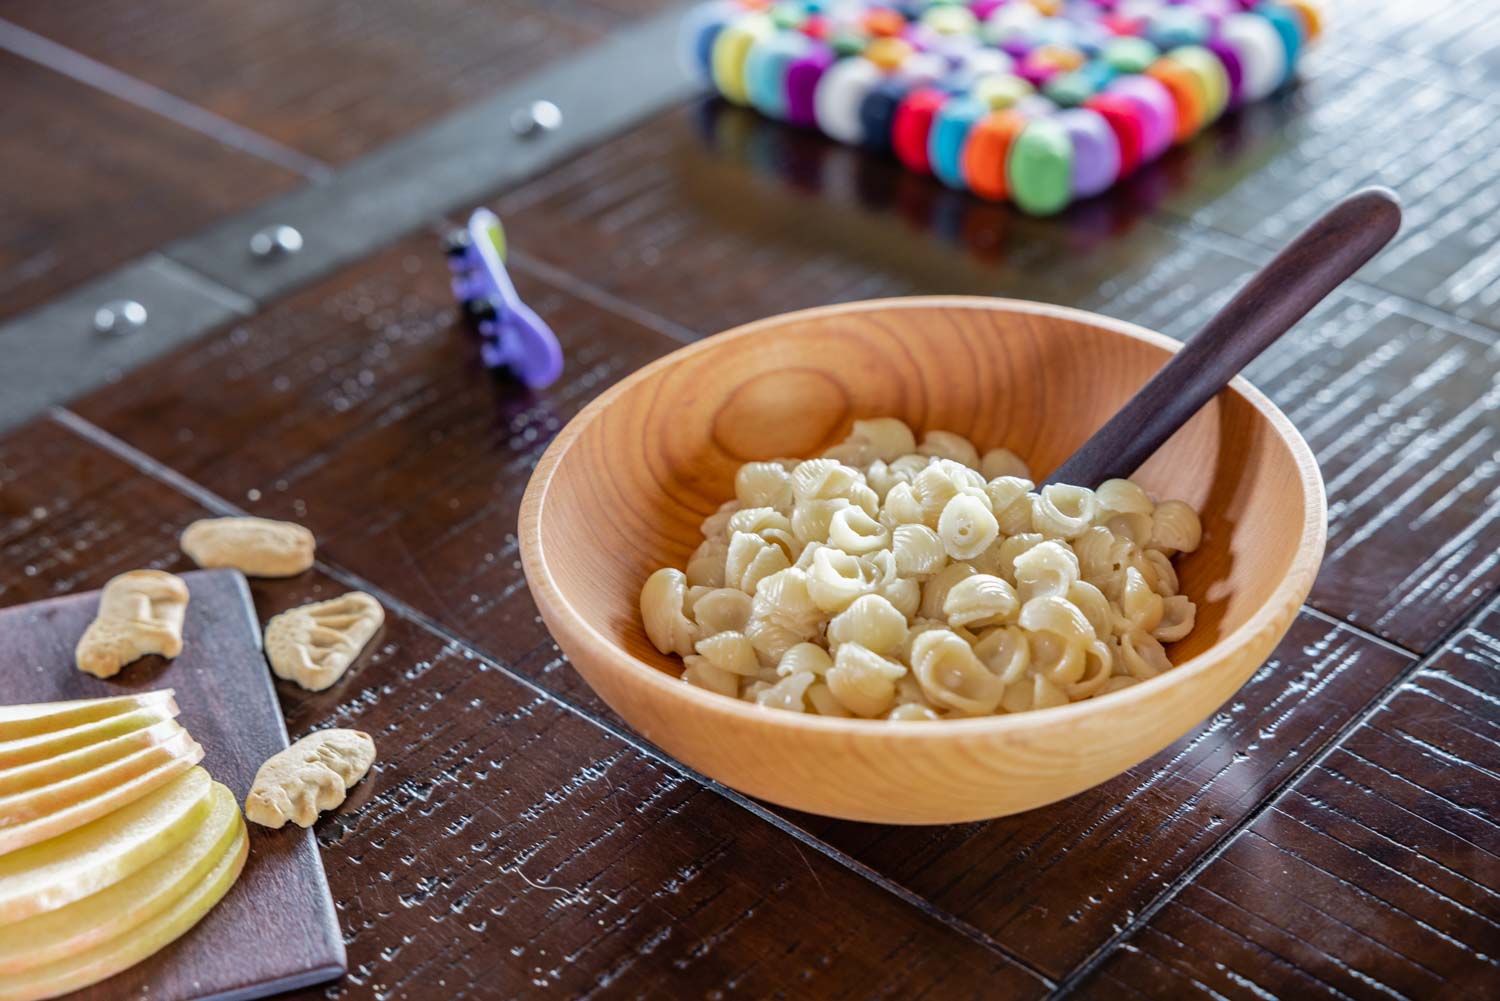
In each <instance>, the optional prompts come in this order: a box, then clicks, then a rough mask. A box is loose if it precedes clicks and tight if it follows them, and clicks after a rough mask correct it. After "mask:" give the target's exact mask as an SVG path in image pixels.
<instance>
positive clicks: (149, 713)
mask: <svg viewBox="0 0 1500 1001" xmlns="http://www.w3.org/2000/svg"><path fill="white" fill-rule="evenodd" d="M177 713H178V709H177V703H176V702H174V701H173V700H171V699H167V700H166V701H165V702H161V703H158V704H155V705H150V706H144V707H142V708H140V709H132V710H130V711H129V712H124V713H120V714H119V715H118V716H109V717H106V718H104V719H101V720H95V721H94V722H92V723H84V724H82V725H80V726H73V727H68V728H67V729H66V730H54V731H52V732H50V733H41V734H36V735H35V736H32V737H21V738H19V739H17V740H6V741H0V769H6V768H15V767H18V766H20V765H29V764H32V763H33V762H36V761H45V760H46V759H47V758H55V757H57V756H58V755H59V754H67V753H68V752H69V751H76V750H78V749H79V748H80V747H87V746H88V745H90V744H97V743H99V742H101V741H105V740H113V739H114V738H115V737H118V736H120V735H122V734H126V733H133V732H135V731H136V730H144V729H146V728H147V727H149V726H155V725H156V724H158V723H160V722H161V721H162V720H164V719H172V718H173V717H175V716H176V715H177Z"/></svg>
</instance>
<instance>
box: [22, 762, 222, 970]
mask: <svg viewBox="0 0 1500 1001" xmlns="http://www.w3.org/2000/svg"><path fill="white" fill-rule="evenodd" d="M209 795H210V799H211V803H210V805H209V810H208V816H207V817H206V818H205V819H204V821H203V823H202V825H200V826H199V828H198V829H197V830H196V831H194V832H193V834H192V836H191V837H189V838H188V839H187V840H186V841H184V842H183V843H182V844H180V845H178V846H177V847H176V848H174V849H172V850H171V851H169V852H167V853H166V854H165V855H163V856H162V857H161V858H159V859H157V860H156V861H155V862H152V863H151V864H150V865H148V866H146V867H145V868H144V869H141V870H139V871H137V872H135V873H133V874H132V875H130V876H127V877H126V878H125V879H122V880H120V881H119V882H118V883H116V884H114V885H113V886H110V887H106V888H105V889H103V890H100V891H99V892H98V893H94V894H90V895H89V896H87V897H84V898H83V899H82V900H77V901H74V902H73V903H71V904H69V905H68V906H66V907H62V908H59V909H58V910H55V911H47V912H46V913H44V914H37V915H35V916H33V917H30V918H27V919H26V920H24V921H18V922H16V923H15V924H11V925H5V926H4V934H3V935H0V985H3V984H4V983H5V982H6V981H5V978H6V977H8V976H10V975H12V974H16V973H21V972H24V971H26V970H31V969H35V968H36V967H39V966H45V965H46V964H48V963H53V962H56V961H57V960H60V959H66V958H67V957H69V956H74V955H77V954H78V953H80V952H83V951H84V950H85V949H92V948H93V947H95V946H97V945H99V944H100V943H102V942H107V941H109V940H110V939H112V938H114V937H115V936H117V935H123V934H125V933H126V932H129V931H131V930H132V929H135V928H137V927H139V926H140V925H142V924H144V923H145V922H147V921H149V920H150V919H152V918H154V917H155V916H156V915H158V914H160V913H162V912H163V911H165V910H166V909H167V908H168V907H169V906H171V905H172V903H174V902H175V901H176V900H177V899H178V898H179V897H181V896H182V895H183V894H184V893H186V892H187V891H188V890H189V889H191V888H192V887H193V886H194V885H196V884H197V883H198V882H199V881H200V880H201V879H203V877H204V876H206V875H207V874H208V872H209V871H210V870H211V869H213V867H214V866H215V865H216V864H217V863H219V861H220V860H221V859H222V858H223V857H224V854H225V853H226V852H228V851H229V850H230V848H231V846H232V845H233V844H234V842H235V841H236V840H238V839H239V838H241V837H243V836H244V832H245V822H244V820H243V819H242V818H241V817H240V805H239V801H238V800H236V799H235V796H234V793H232V792H230V791H229V790H228V789H227V788H226V787H224V786H222V785H220V784H219V783H217V782H215V783H214V784H213V791H212V792H211V793H210V794H209ZM0 989H3V987H0Z"/></svg>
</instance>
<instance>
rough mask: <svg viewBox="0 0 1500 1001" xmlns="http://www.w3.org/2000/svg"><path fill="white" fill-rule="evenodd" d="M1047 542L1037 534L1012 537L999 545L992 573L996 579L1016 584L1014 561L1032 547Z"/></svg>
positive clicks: (1025, 533) (1028, 533) (1026, 533)
mask: <svg viewBox="0 0 1500 1001" xmlns="http://www.w3.org/2000/svg"><path fill="white" fill-rule="evenodd" d="M1045 541H1047V540H1046V538H1045V537H1044V536H1042V535H1041V534H1039V533H1037V532H1023V533H1022V534H1020V535H1012V536H1011V537H1010V538H1008V539H1006V540H1005V541H1004V542H1001V543H1000V550H999V553H998V558H997V559H996V564H997V565H996V567H995V569H994V570H993V571H992V573H994V575H995V576H996V577H1000V578H1003V579H1004V580H1006V581H1008V582H1010V583H1011V584H1014V583H1015V582H1016V559H1017V558H1018V557H1019V556H1020V555H1021V554H1022V553H1024V552H1026V551H1027V550H1029V549H1031V548H1032V547H1033V546H1039V545H1041V544H1042V543H1043V542H1045Z"/></svg>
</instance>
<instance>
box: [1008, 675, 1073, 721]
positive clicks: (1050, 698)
mask: <svg viewBox="0 0 1500 1001" xmlns="http://www.w3.org/2000/svg"><path fill="white" fill-rule="evenodd" d="M1067 704H1068V695H1067V693H1066V692H1064V691H1063V690H1062V689H1061V688H1059V687H1058V686H1057V685H1055V684H1053V683H1052V682H1051V681H1049V680H1048V679H1047V678H1046V677H1044V676H1043V675H1040V674H1033V675H1027V676H1026V677H1025V678H1022V679H1021V680H1020V681H1017V682H1015V683H1013V684H1010V685H1006V686H1005V695H1004V696H1003V697H1002V698H1001V699H1000V707H1001V708H1002V709H1004V710H1005V711H1006V712H1008V713H1018V712H1026V711H1028V710H1031V709H1050V708H1052V707H1054V706H1065V705H1067Z"/></svg>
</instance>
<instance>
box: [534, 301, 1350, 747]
mask: <svg viewBox="0 0 1500 1001" xmlns="http://www.w3.org/2000/svg"><path fill="white" fill-rule="evenodd" d="M918 308H920V309H931V308H948V309H960V310H968V309H979V310H986V311H993V312H999V313H1021V314H1030V315H1033V316H1043V317H1048V318H1053V319H1065V320H1070V321H1073V322H1076V323H1082V324H1087V325H1091V326H1094V327H1099V328H1102V329H1105V330H1108V331H1110V332H1111V333H1115V334H1120V335H1122V336H1125V337H1130V338H1133V339H1135V340H1138V341H1143V342H1145V343H1147V344H1150V345H1152V346H1154V347H1159V348H1161V349H1163V350H1165V351H1168V352H1173V353H1175V352H1176V351H1178V350H1180V349H1181V347H1182V343H1181V342H1180V341H1176V340H1173V339H1172V338H1170V337H1167V336H1165V335H1164V334H1159V333H1157V332H1156V331H1154V330H1150V329H1147V328H1146V327H1142V326H1139V325H1137V324H1134V323H1128V322H1126V321H1124V320H1117V319H1114V318H1112V317H1108V316H1102V315H1100V314H1098V313H1092V312H1089V311H1088V310H1083V309H1074V308H1072V307H1068V306H1057V305H1053V304H1051V303H1043V302H1033V301H1030V300H1025V299H1006V298H999V297H993V298H992V297H987V296H968V295H930V296H904V297H901V298H890V299H861V300H857V301H854V302H847V303H837V304H834V305H828V306H814V307H811V308H809V309H801V310H794V311H792V312H787V313H777V314H775V315H773V316H768V317H764V318H762V319H759V320H753V321H751V322H749V323H744V324H741V325H739V326H737V327H732V328H730V329H729V330H727V331H724V332H723V333H720V334H715V335H713V336H711V337H705V338H704V339H702V340H700V341H695V342H693V343H691V344H686V345H684V346H683V347H681V348H678V349H677V350H675V351H672V352H670V353H669V354H666V355H664V356H662V357H661V358H658V359H656V360H655V361H653V362H651V363H649V364H647V365H645V366H643V367H641V368H640V369H638V370H637V371H635V372H633V373H631V374H630V375H628V376H626V377H625V378H624V379H621V380H620V381H619V382H617V383H616V384H615V385H613V386H611V387H610V388H609V389H607V390H605V391H604V392H603V393H601V394H600V395H599V396H598V397H596V398H595V399H594V400H593V401H592V402H591V403H589V404H588V405H587V406H586V407H584V408H583V410H581V411H579V413H578V414H577V415H575V416H574V417H573V419H572V420H571V421H569V422H568V423H567V424H566V425H565V426H564V427H563V429H562V430H561V431H560V432H558V435H557V437H556V438H554V439H553V441H552V443H551V444H550V445H549V446H548V447H547V450H546V451H545V452H544V453H543V454H542V457H541V458H540V459H539V460H538V461H537V465H536V469H535V470H534V471H533V472H532V476H531V480H530V481H529V482H528V483H527V485H526V492H525V495H524V496H523V497H522V499H521V511H520V524H519V528H520V544H521V564H522V567H523V569H524V571H525V574H526V578H527V580H528V582H529V586H530V587H531V589H532V592H533V594H534V595H535V596H536V598H537V601H538V604H539V606H542V607H544V608H546V609H550V610H551V611H552V612H553V614H556V615H559V616H565V617H566V618H567V619H568V620H569V621H571V622H572V623H574V624H575V625H576V626H578V627H580V628H579V629H577V630H576V631H574V633H573V634H572V635H573V638H574V639H575V640H577V641H578V642H580V643H582V644H583V645H584V646H585V647H586V648H587V653H588V654H589V655H590V656H594V657H596V658H600V659H602V660H603V661H604V663H606V664H607V665H608V667H609V668H610V669H611V670H614V671H618V672H622V673H623V674H624V676H625V677H627V678H629V679H632V680H634V681H636V682H638V683H639V684H644V685H647V686H650V687H651V688H652V689H653V690H654V694H656V695H659V696H660V697H662V698H667V699H678V700H686V701H687V702H688V703H691V704H693V705H694V706H695V707H696V708H698V709H701V710H704V711H707V712H711V713H716V714H721V715H725V716H728V717H730V718H738V719H739V720H742V721H745V722H754V723H758V724H761V725H765V726H772V727H782V728H787V729H801V730H813V731H824V732H826V733H829V734H833V733H843V734H855V735H863V736H871V737H873V736H876V735H880V736H882V737H883V738H885V739H888V740H889V739H893V738H894V739H900V740H902V741H910V740H916V741H919V742H929V741H933V740H942V739H945V738H948V737H958V736H971V737H972V736H976V735H980V734H984V735H992V736H1013V735H1016V734H1023V733H1026V732H1029V731H1033V730H1036V729H1038V728H1051V727H1056V726H1066V725H1068V724H1072V723H1081V722H1084V721H1093V720H1094V719H1095V718H1096V717H1113V716H1115V715H1117V714H1119V713H1121V712H1122V711H1128V707H1129V706H1131V705H1132V704H1134V703H1147V702H1150V701H1152V700H1153V699H1154V697H1155V696H1156V695H1157V694H1158V693H1160V692H1164V691H1165V690H1167V688H1169V687H1171V686H1175V685H1185V684H1189V683H1191V682H1195V681H1197V680H1198V679H1199V678H1201V677H1202V676H1203V675H1205V674H1207V673H1208V672H1209V671H1211V670H1213V669H1214V668H1215V667H1217V666H1218V665H1219V664H1221V663H1222V662H1223V661H1224V660H1225V659H1226V658H1228V657H1229V656H1231V655H1232V653H1233V652H1234V651H1235V650H1237V649H1239V648H1240V647H1241V646H1243V645H1245V644H1246V643H1248V642H1249V641H1250V640H1251V639H1252V638H1253V637H1254V636H1255V635H1256V634H1257V633H1259V632H1260V631H1261V630H1263V629H1267V628H1273V627H1275V626H1276V624H1277V620H1278V619H1279V617H1280V616H1282V615H1283V614H1284V613H1285V612H1286V611H1287V609H1288V608H1297V607H1300V606H1301V604H1302V601H1303V599H1304V598H1305V597H1306V596H1307V594H1308V592H1309V591H1310V590H1311V589H1312V584H1313V579H1314V578H1315V577H1316V576H1317V572H1318V568H1319V566H1320V565H1321V563H1322V561H1323V550H1324V546H1325V543H1326V541H1327V531H1328V529H1327V501H1326V498H1325V496H1324V491H1323V476H1322V473H1321V471H1320V470H1319V469H1318V463H1317V459H1316V458H1315V457H1314V456H1313V452H1312V449H1311V448H1310V447H1309V446H1308V444H1307V442H1306V441H1305V440H1303V438H1302V435H1301V434H1300V433H1299V432H1298V431H1297V429H1296V427H1295V426H1294V425H1293V424H1292V422H1291V421H1290V420H1289V419H1288V418H1287V416H1286V415H1285V414H1283V413H1282V412H1281V410H1280V408H1278V407H1277V406H1276V405H1275V404H1274V403H1272V402H1271V401H1270V399H1269V398H1267V397H1266V396H1265V394H1263V393H1262V392H1261V391H1260V390H1258V389H1256V388H1255V387H1254V386H1253V385H1251V384H1250V382H1249V381H1248V380H1246V379H1245V378H1244V377H1243V376H1236V377H1235V379H1234V380H1233V381H1232V382H1231V383H1230V384H1229V388H1230V389H1231V390H1233V391H1234V392H1236V393H1238V394H1239V395H1240V396H1241V397H1243V398H1244V399H1245V400H1246V401H1247V402H1248V403H1249V404H1250V405H1251V406H1252V407H1254V408H1255V409H1256V410H1258V411H1259V412H1260V414H1261V416H1262V417H1264V418H1265V419H1266V421H1267V423H1268V424H1269V425H1270V427H1271V428H1272V430H1274V431H1275V432H1276V434H1277V435H1278V437H1279V438H1280V439H1281V440H1282V442H1284V443H1285V444H1286V446H1287V448H1288V449H1289V450H1290V452H1291V455H1292V460H1293V462H1294V464H1295V466H1296V469H1297V473H1298V475H1299V477H1300V479H1301V484H1302V488H1303V496H1304V497H1305V498H1306V503H1305V504H1304V508H1303V523H1302V532H1301V535H1300V537H1299V538H1298V541H1297V552H1296V554H1295V555H1294V557H1293V559H1292V564H1291V566H1290V567H1288V569H1287V573H1286V576H1285V577H1284V578H1283V579H1282V581H1281V583H1280V584H1278V585H1277V586H1276V589H1275V590H1274V591H1273V592H1272V593H1271V595H1270V597H1269V598H1268V599H1267V600H1266V601H1265V602H1263V603H1262V604H1261V606H1260V608H1259V609H1257V610H1256V612H1255V613H1254V614H1253V615H1251V616H1250V618H1249V619H1247V620H1246V621H1245V622H1244V623H1243V624H1241V625H1240V626H1239V627H1238V628H1237V629H1235V630H1234V631H1233V632H1231V633H1230V634H1229V635H1228V636H1225V637H1223V638H1222V639H1220V640H1218V641H1217V642H1216V643H1214V644H1213V645H1212V646H1211V647H1209V648H1208V649H1207V650H1204V651H1203V652H1202V653H1199V654H1197V655H1196V656H1194V657H1191V658H1189V659H1188V660H1186V661H1184V662H1183V663H1181V664H1175V665H1173V667H1172V669H1171V670H1170V671H1166V672H1163V673H1162V674H1159V675H1157V676H1156V677H1154V678H1149V679H1147V680H1146V681H1143V682H1141V683H1140V684H1138V685H1131V686H1130V687H1129V688H1126V689H1123V690H1121V691H1118V692H1111V693H1109V694H1107V695H1100V696H1097V697H1095V698H1092V699H1085V700H1084V701H1081V702H1072V703H1069V704H1068V705H1065V706H1055V707H1052V708H1047V709H1032V710H1029V711H1027V712H1022V713H1006V714H1003V715H994V716H976V717H972V718H967V719H943V720H910V721H903V722H901V723H899V724H896V723H892V722H891V721H889V720H883V719H860V718H857V717H848V718H843V717H836V716H819V715H814V714H808V713H793V712H772V711H768V710H767V709H765V708H764V707H761V706H757V705H755V704H754V703H751V702H746V701H744V700H742V699H731V698H729V697H727V696H724V695H719V694H717V693H715V692H710V691H706V690H704V689H701V688H697V687H695V686H693V685H685V684H683V683H682V680H681V679H680V678H679V677H677V676H674V675H671V674H668V673H667V672H665V671H663V670H661V669H660V668H657V667H655V666H654V665H652V664H648V663H646V662H645V661H643V660H640V659H639V658H637V657H634V656H632V655H630V654H628V653H626V652H625V651H624V649H622V648H621V647H620V645H619V644H618V643H616V642H615V641H614V640H612V639H611V638H610V637H608V636H606V635H604V634H603V633H601V632H600V631H599V630H598V629H597V628H596V627H595V625H594V623H593V622H592V621H591V620H589V619H588V618H587V617H585V616H582V615H580V614H578V612H577V611H576V610H575V609H574V607H573V604H572V602H570V601H569V600H568V598H567V597H566V596H565V595H564V594H563V593H562V590H561V588H559V587H558V585H557V582H556V581H555V580H554V579H553V577H552V572H551V569H550V567H549V566H548V564H547V560H546V555H545V554H544V553H543V551H542V536H541V513H542V507H543V505H544V504H545V503H546V495H547V490H548V488H549V487H550V486H551V483H552V479H553V474H554V473H555V472H556V470H557V467H558V466H559V465H560V464H561V463H562V460H563V458H564V457H565V456H566V454H567V452H568V449H569V448H570V447H571V446H572V444H573V442H574V441H575V440H577V438H578V437H579V436H580V435H581V434H582V433H583V431H584V430H585V429H586V428H587V427H588V426H589V425H590V424H592V423H593V421H595V420H596V419H598V417H599V416H600V415H601V414H602V413H603V412H604V411H605V410H607V409H608V408H609V407H610V405H611V404H613V402H614V401H615V399H616V398H618V397H620V396H622V395H624V394H625V393H627V392H629V391H630V390H631V389H632V388H633V387H635V386H636V385H638V384H639V383H641V382H644V381H646V380H648V379H650V378H652V377H653V376H655V375H656V373H658V372H660V371H662V370H663V369H665V368H668V367H670V366H673V365H678V364H681V363H682V362H684V361H687V360H689V359H691V358H694V357H696V356H697V355H700V354H704V353H707V352H711V351H715V350H718V349H719V348H720V347H721V346H722V345H724V344H726V343H728V342H730V341H733V340H739V339H742V338H747V337H754V336H755V335H757V334H759V333H762V332H764V331H765V330H767V329H768V328H775V327H779V326H783V325H785V324H786V323H788V322H789V321H794V320H806V319H825V318H828V317H834V316H839V315H841V314H848V313H867V312H878V311H886V310H892V309H918ZM643 583H644V582H643Z"/></svg>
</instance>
